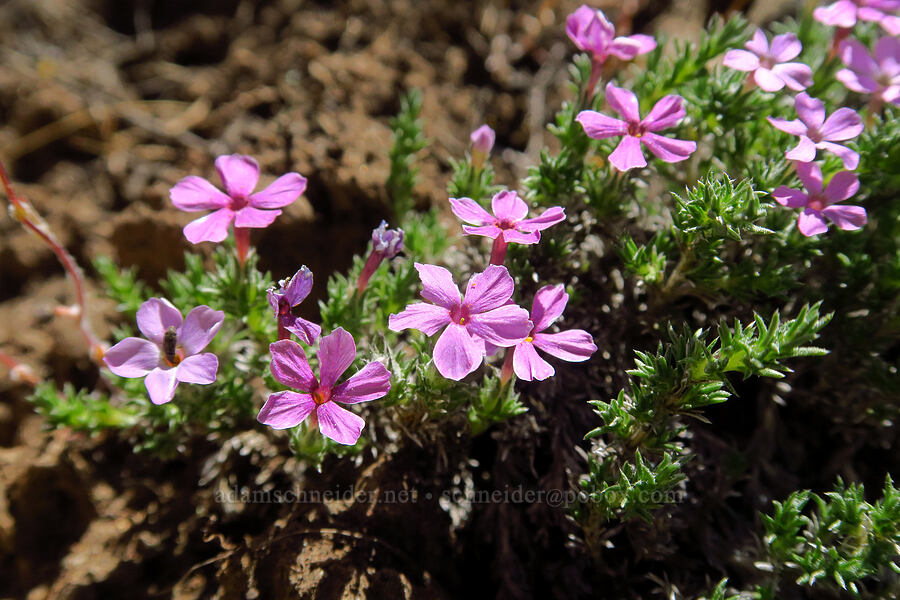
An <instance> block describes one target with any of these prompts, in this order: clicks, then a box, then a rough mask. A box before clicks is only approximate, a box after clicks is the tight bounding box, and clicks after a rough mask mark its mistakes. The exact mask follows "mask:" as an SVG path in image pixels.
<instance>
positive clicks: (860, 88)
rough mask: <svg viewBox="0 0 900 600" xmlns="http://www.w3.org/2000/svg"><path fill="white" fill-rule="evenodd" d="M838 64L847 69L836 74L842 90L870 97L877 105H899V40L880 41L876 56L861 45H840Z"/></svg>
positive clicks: (856, 43) (857, 43)
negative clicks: (879, 103) (843, 86)
mask: <svg viewBox="0 0 900 600" xmlns="http://www.w3.org/2000/svg"><path fill="white" fill-rule="evenodd" d="M840 54H841V60H842V61H844V64H845V65H846V66H847V67H849V68H848V69H841V70H840V71H838V72H837V75H836V77H837V78H838V79H839V80H840V81H841V82H843V84H844V85H845V86H847V87H848V88H849V89H851V90H853V91H854V92H859V93H860V94H870V95H871V96H873V97H874V98H877V100H878V101H879V102H890V103H893V104H900V40H898V39H897V38H893V37H883V38H881V39H879V40H878V41H877V42H876V43H875V56H874V57H873V56H872V55H870V54H869V51H868V50H867V49H866V47H865V46H863V45H862V44H861V43H860V42H858V41H856V40H846V41H844V42H843V43H842V44H841V52H840Z"/></svg>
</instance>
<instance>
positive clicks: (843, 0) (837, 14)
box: [813, 0, 856, 29]
mask: <svg viewBox="0 0 900 600" xmlns="http://www.w3.org/2000/svg"><path fill="white" fill-rule="evenodd" d="M813 16H814V17H815V19H816V21H818V22H820V23H822V24H824V25H831V26H834V27H840V28H842V29H850V28H851V27H853V26H854V25H856V4H854V3H853V2H852V1H851V0H838V1H837V2H835V3H834V4H829V5H828V6H820V7H819V8H817V9H816V10H815V11H813Z"/></svg>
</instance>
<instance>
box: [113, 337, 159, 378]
mask: <svg viewBox="0 0 900 600" xmlns="http://www.w3.org/2000/svg"><path fill="white" fill-rule="evenodd" d="M103 362H105V363H106V366H107V367H109V370H110V371H112V372H113V373H115V374H116V375H118V376H119V377H143V376H144V375H146V374H147V373H149V372H150V371H152V370H153V369H155V368H156V367H157V366H158V365H159V347H157V345H156V344H154V343H153V342H151V341H149V340H145V339H143V338H137V337H129V338H125V339H124V340H122V341H121V342H119V343H118V344H116V345H115V346H113V347H112V348H110V349H109V350H107V351H106V353H105V354H104V355H103Z"/></svg>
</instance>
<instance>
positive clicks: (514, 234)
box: [503, 229, 541, 245]
mask: <svg viewBox="0 0 900 600" xmlns="http://www.w3.org/2000/svg"><path fill="white" fill-rule="evenodd" d="M503 241H504V242H506V243H507V244H509V243H515V244H525V245H528V244H537V243H538V242H539V241H541V234H540V232H538V231H519V230H516V229H504V230H503Z"/></svg>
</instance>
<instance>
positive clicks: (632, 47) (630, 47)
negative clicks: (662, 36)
mask: <svg viewBox="0 0 900 600" xmlns="http://www.w3.org/2000/svg"><path fill="white" fill-rule="evenodd" d="M635 37H637V36H620V37H617V38H615V39H613V41H612V42H611V43H610V44H609V47H608V52H609V53H610V54H612V55H613V56H615V57H616V58H621V59H622V60H632V59H633V58H634V57H635V56H637V55H638V54H643V52H641V50H642V49H643V48H644V44H643V43H642V42H641V41H640V40H636V39H633V38H635ZM642 37H649V36H642ZM650 39H651V40H653V38H650ZM653 43H654V47H655V44H656V40H653ZM652 49H653V48H651V50H652ZM647 52H649V50H648V51H647Z"/></svg>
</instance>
